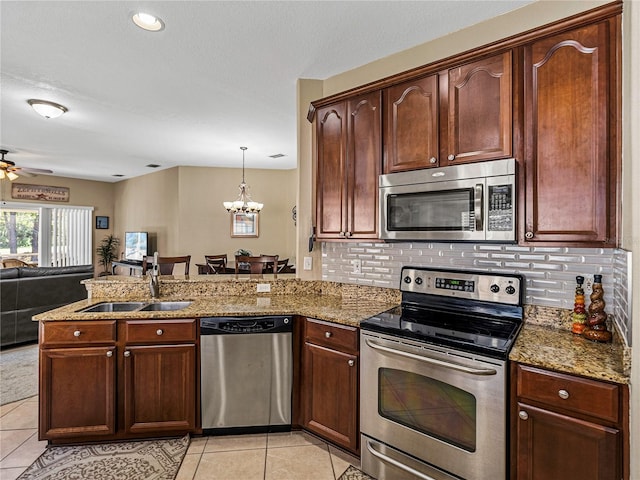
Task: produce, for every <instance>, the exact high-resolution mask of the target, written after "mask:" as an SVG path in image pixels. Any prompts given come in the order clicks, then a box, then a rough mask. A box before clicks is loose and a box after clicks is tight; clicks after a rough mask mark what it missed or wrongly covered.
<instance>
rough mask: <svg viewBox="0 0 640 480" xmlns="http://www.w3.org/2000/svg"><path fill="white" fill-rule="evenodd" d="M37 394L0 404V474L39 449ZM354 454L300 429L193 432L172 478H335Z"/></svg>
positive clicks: (12, 472)
mask: <svg viewBox="0 0 640 480" xmlns="http://www.w3.org/2000/svg"><path fill="white" fill-rule="evenodd" d="M46 445H47V442H41V441H38V397H32V398H28V399H26V400H21V401H19V402H15V403H10V404H7V405H3V406H1V407H0V478H1V479H2V480H15V479H16V478H17V477H18V476H19V475H20V474H21V473H22V472H23V471H24V470H26V468H27V467H28V466H29V465H31V464H32V463H33V462H34V461H35V459H36V458H38V456H40V454H41V453H42V452H43V451H44V449H45V447H46ZM349 464H352V465H355V466H357V467H359V466H360V461H359V459H358V458H356V457H353V456H351V455H348V454H346V453H344V452H342V451H341V450H338V449H337V448H334V447H332V446H330V445H327V444H326V443H325V442H323V441H322V440H319V439H318V438H316V437H314V436H312V435H309V434H307V433H303V432H291V433H271V434H264V435H242V436H228V437H194V438H192V439H191V444H190V445H189V450H188V451H187V454H186V456H185V458H184V460H183V462H182V466H181V467H180V471H179V472H178V476H177V478H176V480H214V479H215V480H226V479H229V480H240V479H242V480H254V479H256V480H288V479H291V480H305V479H313V480H335V479H337V478H338V477H340V475H342V473H343V472H344V471H345V470H346V469H347V467H348V466H349Z"/></svg>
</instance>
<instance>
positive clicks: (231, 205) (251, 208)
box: [223, 147, 264, 213]
mask: <svg viewBox="0 0 640 480" xmlns="http://www.w3.org/2000/svg"><path fill="white" fill-rule="evenodd" d="M240 150H242V182H241V183H240V185H239V186H238V188H239V190H240V194H239V195H238V199H237V200H235V201H233V202H223V205H224V208H226V209H227V212H231V213H237V212H242V213H258V212H259V211H260V210H262V207H264V205H263V204H262V203H258V202H254V201H253V200H251V195H249V186H248V185H247V184H246V182H245V181H244V152H245V151H246V150H247V147H240Z"/></svg>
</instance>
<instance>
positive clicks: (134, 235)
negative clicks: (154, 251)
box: [124, 232, 149, 263]
mask: <svg viewBox="0 0 640 480" xmlns="http://www.w3.org/2000/svg"><path fill="white" fill-rule="evenodd" d="M146 255H149V234H148V233H147V232H125V234H124V259H125V260H129V261H134V262H141V263H142V260H144V257H145V256H146Z"/></svg>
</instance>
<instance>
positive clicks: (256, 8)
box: [0, 0, 532, 182]
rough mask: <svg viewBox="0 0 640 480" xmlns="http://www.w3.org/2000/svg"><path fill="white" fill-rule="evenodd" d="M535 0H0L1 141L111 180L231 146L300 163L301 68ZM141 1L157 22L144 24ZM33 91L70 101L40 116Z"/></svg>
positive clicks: (20, 157)
mask: <svg viewBox="0 0 640 480" xmlns="http://www.w3.org/2000/svg"><path fill="white" fill-rule="evenodd" d="M531 1H532V0H500V1H490V0H485V1H478V0H473V1H416V2H414V1H372V2H371V1H340V2H332V1H304V2H303V1H289V2H274V1H263V2H245V1H224V2H221V1H204V2H202V1H180V2H174V1H162V2H119V1H99V2H91V1H81V2H76V1H70V2H60V1H43V2H38V1H6V0H3V1H1V2H0V41H1V43H0V49H1V50H0V54H1V57H0V70H1V81H2V86H1V91H0V95H1V97H0V100H1V105H0V107H1V113H0V121H1V123H0V146H1V147H2V148H6V149H8V150H9V151H10V152H11V153H10V154H9V155H7V159H9V160H12V161H14V162H15V163H16V164H17V165H18V166H22V167H31V168H47V169H51V170H53V172H54V175H58V176H64V177H74V178H84V179H91V180H101V181H107V182H111V181H118V180H119V179H120V178H117V177H114V176H113V175H114V174H122V175H124V178H131V177H135V176H138V175H143V174H146V173H149V172H150V171H151V170H149V168H147V167H145V165H147V164H149V163H154V164H159V165H161V168H169V167H172V166H176V165H192V166H223V167H236V168H237V167H239V166H240V165H241V160H242V155H241V152H240V150H239V147H240V146H247V147H249V149H248V150H247V153H246V165H247V168H280V169H287V168H295V166H296V80H297V79H298V78H314V79H325V78H327V77H330V76H332V75H335V74H338V73H341V72H344V71H347V70H350V69H352V68H356V67H358V66H361V65H364V64H366V63H369V62H371V61H373V60H377V59H379V58H382V57H385V56H388V55H390V54H393V53H395V52H399V51H401V50H405V49H407V48H410V47H413V46H415V45H419V44H421V43H424V42H427V41H429V40H432V39H434V38H438V37H441V36H443V35H446V34H448V33H450V32H453V31H456V30H459V29H461V28H464V27H467V26H469V25H472V24H475V23H479V22H481V21H483V20H486V19H488V18H491V17H495V16H497V15H500V14H503V13H505V12H508V11H510V10H514V9H516V8H519V7H521V6H523V5H525V4H527V3H530V2H531ZM137 10H144V11H147V12H148V13H152V14H154V15H156V16H159V17H161V18H162V19H163V20H164V22H165V24H166V28H165V29H164V30H162V31H160V32H156V33H151V32H146V31H143V30H141V29H139V28H138V27H136V26H135V25H134V23H133V22H132V21H131V18H130V17H131V14H132V13H133V12H134V11H137ZM29 98H38V99H45V100H51V101H55V102H58V103H61V104H63V105H65V106H66V107H67V108H68V109H69V111H68V113H66V114H65V115H63V116H62V117H60V118H58V119H44V118H42V117H40V116H38V115H37V114H35V112H33V111H32V110H31V108H30V107H29V106H28V104H27V103H26V100H27V99H29ZM279 153H281V154H284V155H285V156H284V157H282V158H279V159H271V158H269V156H270V155H273V154H279Z"/></svg>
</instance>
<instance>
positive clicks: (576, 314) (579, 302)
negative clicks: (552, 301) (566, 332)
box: [571, 276, 587, 335]
mask: <svg viewBox="0 0 640 480" xmlns="http://www.w3.org/2000/svg"><path fill="white" fill-rule="evenodd" d="M583 283H584V277H581V276H577V277H576V292H575V297H574V300H573V301H574V303H573V312H572V313H571V320H572V321H573V323H572V325H571V332H572V333H575V334H576V335H581V334H582V332H583V331H584V329H585V328H586V322H587V310H586V309H585V307H584V289H583V288H582V284H583Z"/></svg>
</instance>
